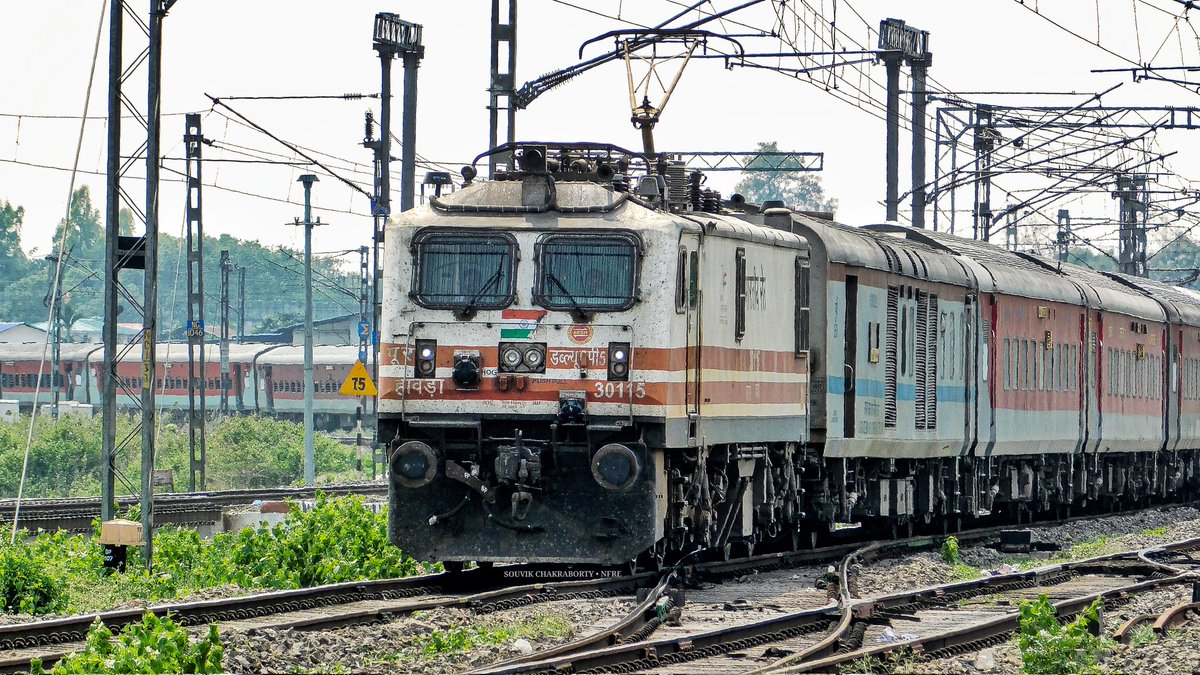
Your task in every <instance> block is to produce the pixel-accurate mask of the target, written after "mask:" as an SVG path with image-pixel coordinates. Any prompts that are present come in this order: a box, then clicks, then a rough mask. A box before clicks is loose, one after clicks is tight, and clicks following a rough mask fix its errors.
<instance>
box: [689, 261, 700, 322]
mask: <svg viewBox="0 0 1200 675" xmlns="http://www.w3.org/2000/svg"><path fill="white" fill-rule="evenodd" d="M688 258H689V260H688V267H689V269H688V307H690V308H692V309H696V305H697V303H699V302H700V252H699V251H692V252H691V253H690V254H689V255H688Z"/></svg>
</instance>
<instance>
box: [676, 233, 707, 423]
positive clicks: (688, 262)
mask: <svg viewBox="0 0 1200 675" xmlns="http://www.w3.org/2000/svg"><path fill="white" fill-rule="evenodd" d="M679 260H680V262H679V273H680V278H681V282H682V283H681V285H680V286H681V289H682V290H681V295H680V297H679V298H678V299H677V302H676V307H679V308H680V309H681V310H682V311H683V313H684V314H685V315H686V317H687V348H686V349H685V350H684V361H685V364H684V367H685V372H686V374H685V375H684V381H685V393H684V398H685V402H686V410H687V417H688V439H689V440H690V442H695V441H696V439H697V431H696V426H697V423H698V422H699V419H700V307H701V304H702V303H701V302H700V239H699V237H697V236H695V235H684V236H683V237H681V238H680V241H679Z"/></svg>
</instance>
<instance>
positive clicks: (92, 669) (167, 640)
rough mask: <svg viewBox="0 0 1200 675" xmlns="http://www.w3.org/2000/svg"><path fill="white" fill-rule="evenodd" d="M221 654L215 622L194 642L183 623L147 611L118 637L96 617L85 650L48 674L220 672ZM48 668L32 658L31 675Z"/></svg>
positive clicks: (72, 655) (73, 655) (64, 659)
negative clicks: (189, 637)
mask: <svg viewBox="0 0 1200 675" xmlns="http://www.w3.org/2000/svg"><path fill="white" fill-rule="evenodd" d="M223 655H224V649H223V648H222V647H221V638H220V636H219V635H218V634H217V625H216V624H209V626H208V633H207V634H206V635H205V636H204V637H202V638H200V639H198V640H196V641H195V642H192V641H190V640H189V639H188V632H187V629H185V628H184V627H183V626H180V625H179V624H177V623H175V622H174V621H172V620H171V619H170V618H159V617H157V616H155V615H153V614H150V613H147V614H146V615H145V616H144V617H142V620H141V622H139V623H133V624H130V625H128V626H126V627H125V628H124V629H122V630H121V633H120V635H119V636H114V635H113V632H112V631H110V630H109V629H108V627H107V626H105V625H104V624H103V623H101V622H100V620H99V619H96V622H95V623H93V624H92V627H91V628H89V629H88V634H87V639H86V642H85V644H84V649H83V651H82V652H79V653H77V654H71V655H70V656H67V657H65V658H63V659H62V660H61V661H59V662H58V663H57V664H55V665H54V669H53V670H51V671H50V673H52V674H53V675H76V674H80V675H82V674H83V673H154V674H155V675H158V674H160V673H220V672H224V670H223V668H222V667H221V659H222V657H223ZM45 672H46V671H45V670H43V668H42V662H41V659H34V661H33V667H32V668H31V669H30V675H43V674H44V673H45Z"/></svg>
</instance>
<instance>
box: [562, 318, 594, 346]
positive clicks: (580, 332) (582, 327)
mask: <svg viewBox="0 0 1200 675" xmlns="http://www.w3.org/2000/svg"><path fill="white" fill-rule="evenodd" d="M567 337H568V338H570V339H571V342H573V343H575V344H577V345H586V344H587V343H589V342H591V341H592V327H591V326H589V325H587V324H585V323H580V324H575V325H574V326H571V329H570V330H568V331H567Z"/></svg>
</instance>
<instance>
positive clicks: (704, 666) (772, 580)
mask: <svg viewBox="0 0 1200 675" xmlns="http://www.w3.org/2000/svg"><path fill="white" fill-rule="evenodd" d="M290 492H293V495H289V496H295V495H294V492H295V491H290ZM243 498H244V497H243ZM226 499H230V500H236V499H238V497H234V496H227V497H226ZM231 503H236V501H233V502H231ZM1081 518H1083V517H1081ZM1069 520H1076V519H1069ZM1062 522H1067V521H1056V522H1055V523H1054V524H1059V523H1062ZM1045 524H1051V523H1049V522H1048V523H1045ZM1002 529H1004V528H1001V527H994V528H982V529H976V530H971V531H967V532H961V533H958V534H957V535H956V536H958V537H959V539H960V541H961V542H963V543H968V542H977V541H982V540H987V539H991V538H994V537H996V536H997V535H998V534H999V531H1000V530H1002ZM942 539H943V536H942V535H933V536H921V537H913V538H909V539H901V540H896V541H889V542H881V543H877V544H872V545H869V546H866V547H863V546H862V545H861V544H860V543H857V542H846V543H842V544H837V545H833V546H827V547H824V548H818V549H811V550H804V551H796V552H788V553H774V554H766V555H758V556H754V557H751V558H745V559H740V560H731V561H724V562H705V563H695V564H689V565H687V566H685V567H681V568H678V569H673V570H667V571H665V572H664V573H648V572H647V573H641V574H636V575H624V576H619V577H609V578H601V579H592V580H585V581H561V582H559V581H549V582H544V583H536V584H526V585H520V586H514V585H512V584H513V583H514V580H516V579H521V578H528V576H527V575H522V574H508V575H502V574H501V570H498V569H497V570H471V571H468V572H465V573H462V574H457V575H451V574H439V575H427V576H421V577H409V578H405V579H395V580H385V581H367V582H349V583H343V584H335V585H330V586H321V587H314V588H309V589H299V590H290V591H278V592H272V593H264V594H257V595H249V596H243V597H239V598H231V599H221V600H208V601H202V602H194V603H182V604H176V605H162V606H158V607H153V608H146V609H142V608H138V609H127V610H117V611H111V612H104V613H101V614H93V615H85V616H79V617H67V618H62V619H53V620H48V621H38V622H32V623H25V624H11V625H7V626H0V673H7V672H27V671H28V669H29V666H30V662H31V659H33V658H35V657H37V658H41V659H42V660H43V662H44V663H45V664H46V665H50V664H52V663H53V662H54V661H56V660H57V659H59V658H61V657H62V656H63V655H65V654H67V653H69V652H71V651H74V650H75V649H77V648H78V643H79V641H81V640H82V639H83V637H84V635H86V632H87V629H88V627H89V626H90V625H91V624H92V622H93V621H94V620H95V619H96V618H100V619H101V620H102V621H104V623H105V624H106V625H108V626H109V627H110V628H111V629H114V630H116V629H119V628H120V627H122V626H124V625H126V624H128V623H130V622H134V621H138V620H140V618H141V617H142V615H143V614H144V613H145V612H146V611H154V612H155V613H157V614H160V615H163V614H167V613H170V614H172V615H173V616H174V617H175V618H176V620H177V621H180V622H181V623H183V624H185V625H203V624H207V623H210V622H213V621H216V622H220V623H221V625H222V628H223V629H235V630H236V629H241V630H248V629H254V628H274V629H286V628H293V629H299V630H320V629H327V628H335V627H339V626H345V625H353V624H362V623H370V622H382V621H388V620H391V619H394V618H398V617H402V616H406V615H408V614H411V613H412V612H414V611H418V610H428V609H434V608H439V607H459V608H470V609H471V610H472V611H474V612H476V613H479V614H485V613H489V612H494V611H499V610H504V609H510V608H513V607H517V606H521V605H527V604H534V603H540V602H547V601H553V600H569V599H578V600H588V599H594V598H601V597H610V596H618V595H633V594H635V593H638V592H639V589H641V590H640V596H639V598H638V602H637V603H636V604H635V605H634V607H633V608H632V609H631V610H630V611H629V612H628V613H627V614H626V615H625V616H623V617H621V618H620V619H619V620H617V621H615V622H613V623H612V624H611V625H609V626H606V627H605V628H604V629H602V630H599V631H596V632H594V633H592V634H590V635H586V636H584V637H582V638H579V639H576V640H574V641H572V642H569V643H565V644H562V645H559V646H557V647H554V648H551V649H549V650H545V651H540V652H535V653H533V654H530V655H526V656H522V657H518V658H514V659H510V660H508V661H504V662H500V663H497V664H494V665H492V666H489V667H488V668H486V669H484V670H480V671H479V672H481V673H492V674H497V675H498V674H501V673H524V672H541V671H546V670H570V671H574V672H592V671H596V672H642V671H651V672H653V671H658V672H672V671H678V667H676V666H678V665H679V664H683V663H687V664H688V665H687V669H688V670H689V672H690V671H692V670H695V671H697V672H759V671H760V670H767V669H780V668H796V672H807V671H805V670H804V668H805V667H807V666H808V664H810V663H820V664H821V665H820V667H822V668H826V667H835V666H828V663H846V662H849V661H853V660H855V659H857V658H861V656H863V655H873V654H876V653H886V652H887V651H890V650H891V649H894V648H898V647H904V646H910V647H912V646H915V647H916V648H924V649H926V651H934V652H936V651H937V650H943V651H944V650H946V649H951V648H953V647H954V646H955V645H961V644H967V643H969V642H970V641H964V639H963V638H945V645H944V646H938V645H939V644H941V643H938V642H937V639H938V638H937V636H933V637H930V638H928V639H929V640H930V643H929V645H928V646H926V645H924V644H921V645H918V644H917V642H919V640H918V641H904V640H902V641H899V642H896V643H895V644H888V645H879V646H877V647H873V648H870V649H865V648H863V647H862V645H863V644H864V640H865V639H866V638H867V632H868V629H869V628H870V627H871V626H879V625H881V624H882V623H884V622H887V621H892V620H897V621H903V618H904V617H905V616H909V615H911V614H912V613H914V612H921V611H924V612H934V611H937V610H938V608H942V609H944V608H946V607H950V606H952V605H953V606H955V607H956V608H957V607H961V606H964V605H967V604H969V603H970V602H971V600H972V599H973V598H979V597H984V596H989V597H992V596H997V595H998V594H1001V593H1010V594H1019V593H1020V592H1021V591H1025V592H1026V593H1028V592H1030V591H1036V589H1039V588H1042V589H1045V588H1046V587H1047V586H1056V587H1057V586H1062V588H1061V589H1060V590H1061V591H1062V593H1060V595H1062V601H1063V602H1068V604H1067V605H1064V606H1066V607H1067V609H1066V610H1061V609H1060V611H1073V609H1077V607H1075V605H1071V604H1069V601H1071V600H1072V599H1074V598H1075V596H1074V595H1072V594H1071V591H1072V590H1073V589H1072V588H1070V587H1069V586H1063V584H1069V582H1071V580H1073V579H1079V578H1086V577H1088V576H1089V575H1094V574H1095V573H1096V572H1097V571H1098V570H1099V571H1101V572H1106V573H1107V574H1108V577H1112V578H1116V579H1117V581H1120V583H1117V582H1116V581H1114V582H1113V583H1112V584H1108V585H1106V586H1104V587H1103V588H1093V589H1090V590H1088V589H1084V590H1088V594H1085V595H1089V597H1094V596H1095V594H1096V593H1101V594H1104V593H1108V594H1111V593H1114V592H1115V593H1118V595H1117V596H1114V597H1120V595H1119V592H1120V591H1122V589H1124V592H1137V590H1139V589H1142V588H1152V587H1157V585H1162V584H1167V583H1183V582H1182V581H1181V579H1183V578H1184V577H1186V576H1187V569H1186V568H1185V567H1183V566H1181V565H1180V564H1175V563H1179V562H1180V561H1183V560H1186V559H1190V554H1191V552H1194V551H1197V550H1200V539H1197V540H1189V541H1185V542H1180V543H1177V544H1172V545H1168V546H1162V547H1156V548H1153V549H1147V550H1144V551H1138V552H1133V553H1125V554H1118V555H1114V556H1107V557H1106V558H1101V559H1096V560H1091V561H1081V562H1077V563H1067V564H1065V565H1060V566H1054V567H1048V568H1043V569H1040V570H1035V571H1031V572H1023V573H1019V574H1012V575H1005V576H1000V577H990V578H985V579H981V580H978V581H972V582H961V583H959V584H949V585H944V586H937V587H932V588H928V589H923V590H919V591H912V592H906V593H900V594H894V595H888V596H884V597H880V598H874V599H872V600H869V601H868V600H861V599H857V598H854V597H852V596H851V593H850V590H849V589H850V588H851V587H852V584H851V566H852V565H853V564H854V563H855V562H860V561H862V560H864V559H867V558H870V557H872V556H881V555H887V554H888V553H891V552H898V551H905V550H912V549H921V548H931V547H935V546H937V545H939V544H940V541H941V540H942ZM838 560H840V564H838V566H837V568H836V572H835V574H834V575H832V577H831V578H829V579H827V581H829V582H831V586H830V590H829V591H828V592H817V591H815V590H813V589H814V586H813V581H814V580H815V579H816V577H817V576H821V574H820V572H823V571H824V569H825V565H826V564H828V563H830V562H834V561H838ZM1196 564H1197V565H1200V561H1196ZM797 568H807V571H806V572H805V573H804V574H800V575H796V576H797V578H796V579H793V580H791V585H792V594H791V595H792V597H790V598H789V599H786V600H783V601H781V598H779V597H773V599H772V600H771V601H770V603H766V602H764V601H763V600H761V599H755V600H754V601H752V602H740V603H739V598H742V597H745V596H746V595H747V593H746V591H745V588H746V587H747V585H751V586H752V585H754V584H758V585H759V586H764V587H767V588H768V590H769V591H770V592H771V593H774V595H775V596H778V595H779V584H780V582H779V580H786V579H787V575H788V573H789V572H790V571H792V570H796V569H797ZM505 569H506V570H520V569H522V568H520V567H514V568H505ZM805 574H806V575H807V576H805ZM771 575H776V576H774V577H772V576H771ZM1131 576H1132V577H1137V580H1136V581H1135V582H1134V583H1133V584H1130V583H1127V582H1128V580H1129V578H1130V577H1131ZM1106 578H1107V577H1106ZM742 582H747V583H742ZM705 584H708V585H709V586H710V588H707V589H706V588H705V587H704V585H705ZM1137 584H1146V585H1144V586H1138V585H1137ZM772 585H775V588H770V587H771V586H772ZM681 591H682V592H681ZM689 595H690V597H689V598H688V604H687V606H686V610H685V611H687V613H688V615H687V616H688V619H689V620H691V619H692V618H693V616H694V615H697V614H703V612H704V611H705V606H706V605H707V606H708V608H709V609H710V610H711V612H710V613H711V614H713V615H715V614H717V613H719V612H720V611H725V612H726V613H727V614H732V615H734V616H736V617H737V618H736V619H734V620H727V621H723V622H714V621H709V622H708V624H710V625H708V626H703V627H702V629H699V630H698V629H696V627H695V626H692V627H690V628H689V627H679V626H670V625H668V624H671V623H673V621H672V619H674V618H677V617H678V616H679V614H680V611H681V610H683V609H684V608H683V607H681V606H680V605H681V604H682V603H683V599H684V597H685V596H689ZM767 595H770V593H768V594H767ZM1106 597H1108V596H1106ZM1056 599H1057V596H1056ZM1089 601H1090V600H1089ZM766 604H770V605H771V606H770V607H769V608H767V610H766V611H764V610H763V607H762V606H763V605H766ZM990 604H992V605H994V606H1002V605H1000V604H999V603H997V602H995V600H994V599H993V600H992V601H991V602H990ZM1085 604H1086V603H1084V605H1085ZM1008 606H1009V608H1010V609H1015V607H1016V602H1015V598H1014V601H1012V602H1010V603H1009V605H1008ZM1080 606H1083V605H1080ZM847 610H848V611H847ZM987 613H988V612H986V611H983V610H980V615H981V620H982V618H983V617H982V614H987ZM997 614H1000V615H1001V616H999V617H997V616H996V615H997ZM1010 614H1011V612H1010ZM961 615H962V612H961V611H960V612H958V617H957V618H961ZM986 618H987V621H986V622H985V623H986V624H987V626H988V627H990V628H989V629H990V630H992V631H993V632H992V635H1007V632H1011V630H1012V629H1013V628H1015V623H1013V624H1012V625H1009V624H1006V623H1004V621H1006V620H1008V619H1009V618H1011V617H1009V616H1008V615H1006V614H1005V612H1003V611H1001V612H995V611H991V616H989V617H986ZM992 619H995V620H996V621H998V622H999V623H996V621H992ZM715 623H724V624H725V625H719V626H712V625H711V624H715ZM959 625H961V621H960V622H959ZM1006 631H1007V632H1006ZM897 632H898V633H900V635H901V636H903V635H904V631H903V630H900V631H897ZM925 639H927V638H925V637H922V638H921V640H925ZM827 662H828V663H827ZM818 672H820V671H819V670H818Z"/></svg>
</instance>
